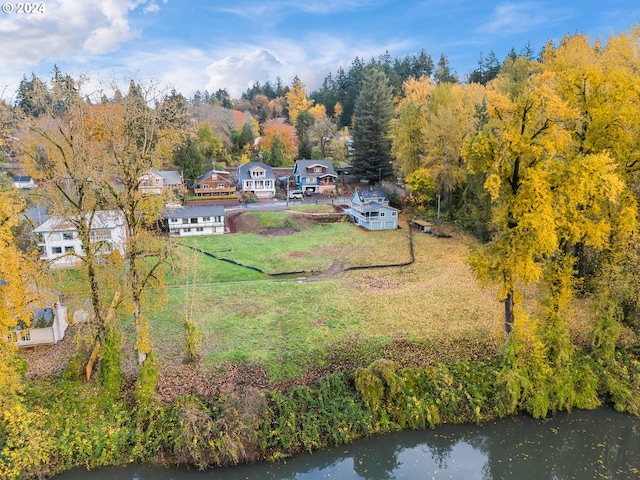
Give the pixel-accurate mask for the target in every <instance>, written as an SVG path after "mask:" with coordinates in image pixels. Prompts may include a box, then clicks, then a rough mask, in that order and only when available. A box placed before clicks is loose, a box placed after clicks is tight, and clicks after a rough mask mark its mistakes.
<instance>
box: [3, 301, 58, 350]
mask: <svg viewBox="0 0 640 480" xmlns="http://www.w3.org/2000/svg"><path fill="white" fill-rule="evenodd" d="M68 326H69V324H68V323H67V307H64V306H62V305H60V303H58V302H55V303H54V304H53V307H46V308H41V309H37V310H36V311H35V313H34V316H33V318H32V319H31V326H30V327H29V328H20V327H17V328H16V329H15V334H16V343H17V344H18V346H19V347H33V346H35V345H55V344H56V343H58V342H59V341H60V340H62V339H63V338H64V333H65V331H66V330H67V327H68Z"/></svg>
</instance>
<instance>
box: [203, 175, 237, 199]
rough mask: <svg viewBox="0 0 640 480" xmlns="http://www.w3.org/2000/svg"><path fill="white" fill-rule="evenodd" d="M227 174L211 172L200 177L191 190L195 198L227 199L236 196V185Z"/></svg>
mask: <svg viewBox="0 0 640 480" xmlns="http://www.w3.org/2000/svg"><path fill="white" fill-rule="evenodd" d="M229 177H230V173H229V172H225V171H224V170H212V171H210V172H207V173H205V174H204V175H202V176H201V177H200V178H199V179H198V181H197V183H196V186H195V188H194V189H193V191H194V193H195V194H196V197H203V198H206V197H227V196H231V195H235V194H236V184H235V181H233V180H232V179H231V178H229Z"/></svg>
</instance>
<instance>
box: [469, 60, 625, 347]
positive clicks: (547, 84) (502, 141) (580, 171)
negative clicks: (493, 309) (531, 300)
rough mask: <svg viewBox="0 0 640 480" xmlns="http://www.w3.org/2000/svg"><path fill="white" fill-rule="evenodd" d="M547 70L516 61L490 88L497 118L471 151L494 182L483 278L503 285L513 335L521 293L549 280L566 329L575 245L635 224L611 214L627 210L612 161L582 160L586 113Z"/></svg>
mask: <svg viewBox="0 0 640 480" xmlns="http://www.w3.org/2000/svg"><path fill="white" fill-rule="evenodd" d="M539 69H540V67H539V66H537V65H536V64H533V63H532V62H531V60H529V59H528V58H527V57H518V58H517V59H516V60H515V61H512V60H510V59H507V61H506V62H505V65H504V66H503V69H502V71H501V73H500V75H499V76H498V77H497V79H496V80H494V81H493V82H491V83H490V84H489V85H488V88H487V95H486V104H487V114H488V117H489V118H488V121H487V123H486V124H485V125H484V127H483V128H482V130H481V131H480V132H478V133H477V134H476V135H474V136H473V137H471V139H470V141H469V142H467V143H466V144H465V148H464V152H463V155H464V156H465V158H466V159H467V161H468V162H469V167H470V169H471V171H472V172H474V171H475V172H483V173H484V174H485V175H486V182H485V188H486V189H487V191H488V192H489V194H490V195H491V199H492V221H493V224H494V227H495V229H496V234H495V236H494V238H493V239H492V240H491V241H490V242H489V243H487V244H486V245H484V246H483V247H482V248H481V249H480V250H479V251H477V252H476V253H475V254H474V255H472V257H471V264H472V267H473V268H474V271H475V272H476V273H477V274H478V275H479V276H480V278H485V279H492V280H493V281H496V282H498V284H499V285H500V297H501V299H503V300H504V303H505V332H506V333H510V332H511V330H512V328H513V325H514V320H515V319H517V317H518V315H519V313H518V309H519V308H520V307H519V306H518V303H519V294H518V289H519V288H520V286H521V285H526V284H538V285H540V284H541V283H540V282H542V281H543V282H542V283H543V284H544V285H545V286H546V287H545V289H546V291H547V299H548V302H549V305H550V309H549V313H548V316H547V320H553V321H554V322H556V327H554V328H556V330H557V331H559V330H558V328H560V329H562V328H563V327H558V324H557V322H558V321H559V318H560V317H559V315H560V308H561V303H563V302H559V301H558V299H559V298H562V297H565V296H567V295H570V292H571V288H572V287H571V285H572V282H573V275H574V272H573V265H574V264H576V260H577V258H576V251H575V250H572V249H571V245H575V244H576V243H578V242H580V243H583V244H585V245H588V246H589V247H591V248H594V249H598V250H602V249H603V248H607V246H608V245H609V242H610V240H611V238H612V232H613V231H615V229H616V227H615V225H617V224H619V223H620V220H621V218H628V217H629V215H628V214H623V215H622V216H620V215H618V214H615V213H614V214H611V212H616V211H620V209H619V206H621V205H624V204H625V203H626V202H625V201H624V198H625V197H626V194H625V185H624V182H623V181H622V180H621V178H620V177H619V175H618V174H617V172H616V171H615V165H614V164H613V162H612V159H611V157H610V156H609V154H608V153H607V152H606V151H602V152H593V153H590V154H585V153H584V152H583V153H579V154H577V152H576V150H575V149H574V145H575V144H574V143H573V142H572V141H571V136H572V135H573V128H572V127H571V124H572V120H573V119H574V118H575V117H576V113H577V111H576V110H575V109H574V108H573V107H572V106H571V105H570V104H569V103H568V102H566V101H565V100H564V99H563V98H562V96H561V95H559V94H558V91H557V89H555V88H554V87H557V85H558V84H557V82H556V81H555V80H556V79H555V78H554V77H553V76H552V75H549V74H548V73H540V71H539ZM568 126H569V128H567V127H568ZM623 210H625V211H626V209H623ZM623 223H628V221H627V222H623ZM624 229H627V230H629V226H628V224H627V225H626V226H624ZM520 315H524V314H523V312H522V311H520ZM554 338H557V337H556V336H554Z"/></svg>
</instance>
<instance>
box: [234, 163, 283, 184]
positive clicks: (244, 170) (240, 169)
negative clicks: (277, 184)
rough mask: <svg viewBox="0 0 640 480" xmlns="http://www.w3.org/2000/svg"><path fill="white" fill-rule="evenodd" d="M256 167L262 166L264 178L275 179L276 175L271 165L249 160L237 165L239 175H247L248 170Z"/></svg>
mask: <svg viewBox="0 0 640 480" xmlns="http://www.w3.org/2000/svg"><path fill="white" fill-rule="evenodd" d="M256 168H262V169H263V170H265V171H266V175H265V178H271V179H274V180H275V178H276V177H275V176H274V175H273V170H272V169H271V167H270V166H269V165H267V164H266V163H262V162H249V163H244V164H242V165H240V166H239V167H238V175H239V176H241V177H245V176H246V177H249V172H250V171H251V170H254V169H256Z"/></svg>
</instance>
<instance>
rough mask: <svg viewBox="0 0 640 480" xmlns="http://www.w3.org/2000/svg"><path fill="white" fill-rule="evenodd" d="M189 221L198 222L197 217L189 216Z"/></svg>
mask: <svg viewBox="0 0 640 480" xmlns="http://www.w3.org/2000/svg"><path fill="white" fill-rule="evenodd" d="M189 220H190V221H191V223H198V218H197V217H196V218H190V219H189Z"/></svg>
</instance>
